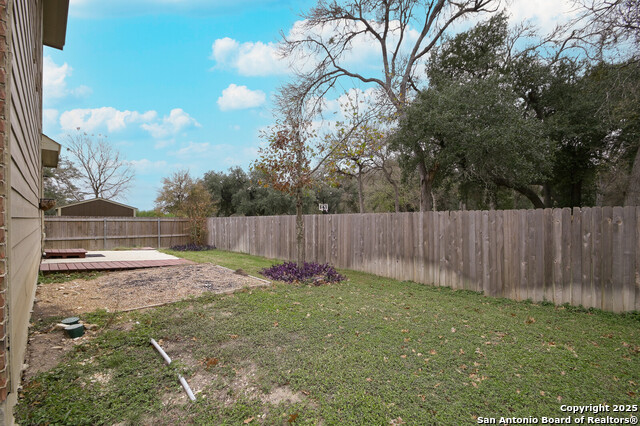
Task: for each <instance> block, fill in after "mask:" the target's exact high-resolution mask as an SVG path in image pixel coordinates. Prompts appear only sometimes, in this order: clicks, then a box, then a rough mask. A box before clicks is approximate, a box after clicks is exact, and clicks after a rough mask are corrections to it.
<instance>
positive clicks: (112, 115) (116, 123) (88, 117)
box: [60, 107, 157, 132]
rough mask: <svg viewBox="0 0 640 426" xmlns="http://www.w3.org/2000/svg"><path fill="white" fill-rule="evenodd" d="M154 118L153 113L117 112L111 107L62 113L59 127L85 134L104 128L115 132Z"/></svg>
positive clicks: (155, 114)
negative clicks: (81, 131)
mask: <svg viewBox="0 0 640 426" xmlns="http://www.w3.org/2000/svg"><path fill="white" fill-rule="evenodd" d="M156 116H157V113H156V112H155V111H147V112H145V113H139V112H138V111H119V110H117V109H115V108H113V107H102V108H93V109H73V110H71V111H65V112H63V113H62V115H61V116H60V126H61V127H62V129H63V130H74V129H76V128H78V127H79V128H80V129H82V130H83V131H85V132H91V131H93V130H95V129H97V128H99V127H102V126H106V127H107V130H108V131H109V132H115V131H118V130H123V129H124V128H125V127H126V126H127V125H128V124H132V123H144V122H150V121H153V120H154V119H155V118H156Z"/></svg>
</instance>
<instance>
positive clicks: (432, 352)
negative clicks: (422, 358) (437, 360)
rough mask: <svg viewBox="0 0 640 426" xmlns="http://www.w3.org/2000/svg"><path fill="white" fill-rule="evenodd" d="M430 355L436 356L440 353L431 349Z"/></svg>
mask: <svg viewBox="0 0 640 426" xmlns="http://www.w3.org/2000/svg"><path fill="white" fill-rule="evenodd" d="M429 353H430V354H431V355H435V354H437V353H438V352H436V350H435V349H431V350H430V351H429Z"/></svg>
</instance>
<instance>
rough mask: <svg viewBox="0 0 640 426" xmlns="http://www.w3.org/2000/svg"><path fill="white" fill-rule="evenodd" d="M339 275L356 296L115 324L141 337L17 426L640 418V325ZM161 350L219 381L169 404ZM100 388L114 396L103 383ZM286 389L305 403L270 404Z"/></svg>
mask: <svg viewBox="0 0 640 426" xmlns="http://www.w3.org/2000/svg"><path fill="white" fill-rule="evenodd" d="M171 253H172V254H176V255H178V256H182V257H185V258H188V259H191V260H195V261H199V262H205V261H207V262H214V263H218V264H221V265H223V266H226V267H229V268H231V269H237V268H242V269H244V270H245V271H246V272H248V273H249V274H251V275H257V274H258V270H259V269H261V268H263V267H266V266H270V265H271V264H272V263H273V262H272V261H270V260H267V259H262V258H258V257H254V256H247V255H240V254H234V253H228V252H222V251H217V250H214V251H208V252H197V253H184V252H175V253H174V252H171ZM341 272H342V273H344V274H346V275H347V276H348V278H349V281H348V282H344V283H341V284H334V285H327V286H320V287H309V286H293V285H285V284H276V285H275V286H273V287H271V288H269V289H262V290H253V291H245V292H241V293H236V294H234V295H227V296H213V295H208V296H204V297H201V298H198V299H191V300H187V301H183V302H180V303H178V304H174V305H170V306H166V307H162V308H158V309H154V310H149V311H145V312H137V313H131V314H127V315H124V314H123V315H120V316H119V317H118V318H117V319H116V320H115V323H116V325H117V324H118V323H121V324H122V323H128V322H129V321H131V323H132V324H135V326H134V328H133V329H132V330H130V331H123V330H118V329H112V330H109V331H106V332H104V333H102V334H101V335H99V336H98V337H97V338H96V339H94V340H93V341H91V342H90V343H87V344H85V345H82V346H79V347H78V348H77V349H76V350H75V351H74V352H73V353H71V354H70V355H69V357H68V359H67V360H66V361H65V362H64V363H63V364H61V365H60V366H58V367H56V368H55V369H53V370H52V371H50V372H47V373H44V374H41V375H40V376H37V377H36V378H35V379H34V380H33V381H32V382H31V383H29V384H27V386H26V387H25V389H24V391H23V398H22V399H21V401H20V403H19V405H18V408H17V420H18V422H20V423H21V424H33V423H42V422H45V421H47V422H50V423H52V424H54V423H62V424H87V423H92V424H112V423H117V422H122V421H125V422H128V423H131V424H136V423H140V422H158V423H161V424H171V423H173V422H175V421H180V422H182V423H190V422H191V423H195V424H243V422H244V421H245V420H247V419H250V418H252V417H253V421H252V423H249V424H259V423H261V424H283V423H284V424H287V421H288V420H291V419H292V417H291V416H294V417H295V415H297V417H296V418H295V422H296V424H316V423H318V422H322V423H323V424H325V425H328V424H389V423H390V422H391V421H392V420H394V419H398V418H401V419H402V421H404V422H406V424H445V425H448V424H475V422H476V420H475V419H476V418H477V417H500V416H505V417H514V416H515V417H527V416H534V417H537V418H540V417H541V416H551V417H566V413H563V412H561V411H560V406H561V405H563V404H567V405H587V404H600V403H607V404H638V403H639V401H638V399H639V398H638V394H640V386H639V383H640V327H639V326H640V319H639V318H640V317H639V316H638V314H637V313H635V314H626V315H616V314H611V313H606V312H599V311H589V310H584V309H580V308H573V307H569V306H563V307H554V306H552V305H549V304H534V303H530V302H514V301H510V300H506V299H492V298H486V297H483V296H482V295H479V294H477V293H473V292H467V291H452V290H449V289H447V288H439V287H430V286H425V285H421V284H416V283H412V282H398V281H394V280H391V279H387V278H381V277H376V276H373V275H369V274H364V273H359V272H353V271H341ZM96 315H97V316H98V317H100V314H96ZM136 322H137V323H136ZM150 337H153V338H155V339H156V340H158V339H162V340H163V341H164V342H171V344H173V345H179V346H180V348H181V349H180V353H181V354H182V356H176V357H175V359H176V361H180V360H184V362H183V363H182V364H180V363H179V364H178V366H177V367H175V368H178V369H180V371H182V374H183V375H185V377H186V378H187V380H192V381H196V379H197V380H202V379H205V380H206V382H207V383H208V386H207V387H206V388H205V389H204V391H203V392H202V393H200V394H199V395H198V400H197V402H196V403H194V404H189V403H186V404H168V405H163V404H162V403H161V402H160V401H161V399H162V397H163V395H166V394H167V393H173V394H175V395H179V394H180V392H181V390H180V388H179V385H178V383H177V380H176V379H175V372H173V371H171V370H170V369H169V368H167V367H166V366H163V365H162V360H161V358H160V356H159V355H158V354H157V353H155V352H154V350H153V349H152V347H151V346H150V345H149V343H148V339H149V338H150ZM165 344H166V343H165ZM97 373H102V374H105V375H108V376H109V377H111V379H110V381H109V382H108V383H100V382H99V381H95V380H94V381H93V382H92V379H91V378H92V377H95V376H96V374H97ZM278 389H280V390H282V389H287V390H290V391H291V392H292V393H295V394H296V395H297V397H298V399H299V400H298V401H297V402H286V401H284V402H280V403H277V402H275V401H269V400H268V398H267V397H266V396H267V395H270V394H272V393H273V392H275V391H276V390H278ZM604 414H607V413H604ZM608 414H609V415H611V414H612V413H608ZM636 414H637V413H636ZM599 415H602V414H599ZM616 416H617V417H621V416H622V415H620V414H619V415H616Z"/></svg>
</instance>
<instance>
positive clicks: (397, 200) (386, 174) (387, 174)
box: [381, 163, 400, 213]
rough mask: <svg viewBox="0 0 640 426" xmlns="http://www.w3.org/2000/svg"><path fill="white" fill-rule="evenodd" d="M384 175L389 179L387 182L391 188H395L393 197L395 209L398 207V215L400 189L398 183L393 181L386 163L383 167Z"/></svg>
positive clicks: (398, 209)
mask: <svg viewBox="0 0 640 426" xmlns="http://www.w3.org/2000/svg"><path fill="white" fill-rule="evenodd" d="M381 170H382V173H383V174H384V177H385V178H386V179H387V182H389V183H390V184H391V186H392V187H393V196H394V198H395V200H394V201H395V204H396V205H395V207H396V213H400V189H399V188H398V184H397V183H396V181H395V180H394V179H393V176H392V175H391V172H389V171H388V170H387V169H386V168H385V167H384V163H383V165H382V168H381Z"/></svg>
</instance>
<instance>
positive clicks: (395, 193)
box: [391, 182, 400, 213]
mask: <svg viewBox="0 0 640 426" xmlns="http://www.w3.org/2000/svg"><path fill="white" fill-rule="evenodd" d="M391 186H393V196H394V201H395V204H396V213H400V190H399V189H398V184H397V183H395V182H391Z"/></svg>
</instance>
